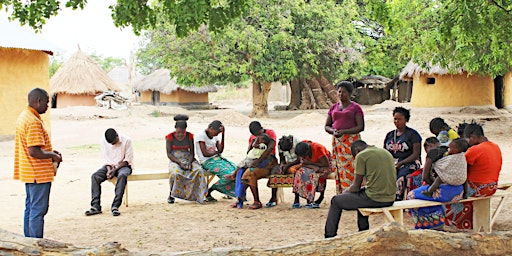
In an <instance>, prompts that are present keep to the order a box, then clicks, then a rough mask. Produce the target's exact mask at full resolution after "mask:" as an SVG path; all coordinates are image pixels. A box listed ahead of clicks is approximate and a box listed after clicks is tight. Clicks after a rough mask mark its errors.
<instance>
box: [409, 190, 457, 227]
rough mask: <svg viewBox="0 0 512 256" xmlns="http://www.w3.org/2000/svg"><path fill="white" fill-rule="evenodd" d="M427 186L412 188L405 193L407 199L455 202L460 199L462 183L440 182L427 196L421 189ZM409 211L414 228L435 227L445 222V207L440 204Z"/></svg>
mask: <svg viewBox="0 0 512 256" xmlns="http://www.w3.org/2000/svg"><path fill="white" fill-rule="evenodd" d="M429 187H430V186H429V185H425V186H421V187H419V188H416V189H414V190H412V191H411V192H409V194H408V195H407V199H421V200H428V201H436V202H457V201H459V200H461V199H462V195H463V193H464V187H463V185H459V186H452V185H447V184H441V186H439V188H438V189H437V190H436V191H435V192H434V194H433V195H432V197H428V196H425V195H423V194H422V193H421V191H425V190H427V189H428V188H429ZM409 213H410V214H411V215H412V220H413V222H414V228H416V229H430V228H436V227H439V226H442V225H444V224H445V219H446V218H445V209H444V206H441V205H439V206H429V207H421V208H417V209H411V210H410V211H409Z"/></svg>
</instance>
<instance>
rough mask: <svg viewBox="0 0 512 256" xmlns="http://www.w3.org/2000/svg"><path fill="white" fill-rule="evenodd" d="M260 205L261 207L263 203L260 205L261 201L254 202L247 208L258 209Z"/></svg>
mask: <svg viewBox="0 0 512 256" xmlns="http://www.w3.org/2000/svg"><path fill="white" fill-rule="evenodd" d="M261 207H263V205H261V202H254V203H253V204H251V205H249V207H248V208H247V209H249V210H257V209H260V208H261Z"/></svg>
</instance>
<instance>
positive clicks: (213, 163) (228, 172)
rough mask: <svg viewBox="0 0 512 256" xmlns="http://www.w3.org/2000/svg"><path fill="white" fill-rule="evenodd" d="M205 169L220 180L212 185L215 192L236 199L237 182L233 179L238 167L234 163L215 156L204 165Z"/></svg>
mask: <svg viewBox="0 0 512 256" xmlns="http://www.w3.org/2000/svg"><path fill="white" fill-rule="evenodd" d="M203 168H204V169H205V170H207V171H209V172H211V173H213V174H215V175H217V178H219V180H218V181H217V182H215V184H213V185H212V188H213V189H214V190H217V191H219V192H221V193H223V194H225V195H227V196H231V197H236V195H235V180H234V179H233V178H232V175H233V173H234V172H235V170H236V165H235V164H234V163H233V162H231V161H229V160H227V159H226V158H224V157H221V156H214V157H212V158H209V159H208V160H206V161H205V162H204V163H203ZM226 176H228V177H226Z"/></svg>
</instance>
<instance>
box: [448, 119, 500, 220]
mask: <svg viewBox="0 0 512 256" xmlns="http://www.w3.org/2000/svg"><path fill="white" fill-rule="evenodd" d="M464 125H465V126H466V127H465V128H464V133H463V135H464V138H466V139H467V140H468V142H469V145H470V148H469V149H468V151H467V152H466V154H465V156H466V161H467V163H468V187H469V189H468V196H469V197H486V196H491V195H493V194H494V193H495V192H496V189H498V178H499V176H500V171H501V165H502V156H501V150H500V147H499V146H498V145H497V144H495V143H493V142H491V141H489V140H488V139H487V137H485V135H484V130H483V129H482V126H481V125H480V124H477V123H475V122H473V123H471V124H464ZM459 126H461V125H459ZM446 224H447V225H448V226H455V227H457V228H458V229H473V202H465V203H462V204H452V205H447V206H446Z"/></svg>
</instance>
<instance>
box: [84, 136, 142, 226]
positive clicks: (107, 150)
mask: <svg viewBox="0 0 512 256" xmlns="http://www.w3.org/2000/svg"><path fill="white" fill-rule="evenodd" d="M101 154H102V156H103V160H104V161H105V162H104V165H103V166H102V167H101V168H100V169H99V170H97V171H96V172H95V173H93V174H92V176H91V193H92V195H91V197H92V199H91V209H89V210H87V211H86V212H85V215H86V216H91V215H96V214H100V213H101V202H100V201H101V200H100V199H101V183H103V182H104V181H105V180H107V179H112V178H113V177H117V183H116V188H115V197H114V201H113V202H112V207H111V210H112V215H114V216H119V215H121V213H120V212H119V206H121V203H122V200H123V195H124V189H125V187H126V182H127V179H128V175H130V174H131V173H132V168H133V148H132V141H131V140H130V138H128V137H126V136H123V135H118V134H117V132H116V131H115V130H114V129H112V128H109V129H107V130H106V131H105V139H104V140H103V141H102V142H101Z"/></svg>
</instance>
